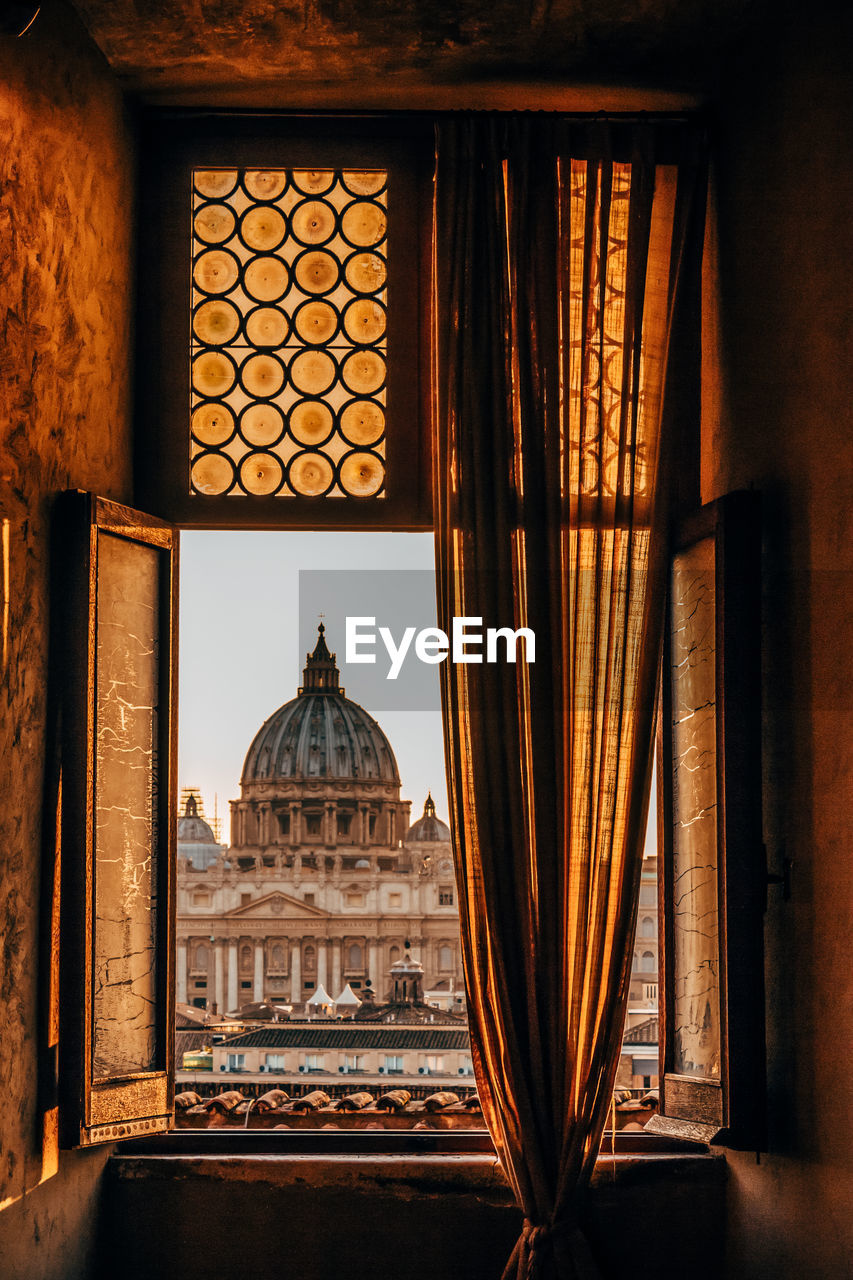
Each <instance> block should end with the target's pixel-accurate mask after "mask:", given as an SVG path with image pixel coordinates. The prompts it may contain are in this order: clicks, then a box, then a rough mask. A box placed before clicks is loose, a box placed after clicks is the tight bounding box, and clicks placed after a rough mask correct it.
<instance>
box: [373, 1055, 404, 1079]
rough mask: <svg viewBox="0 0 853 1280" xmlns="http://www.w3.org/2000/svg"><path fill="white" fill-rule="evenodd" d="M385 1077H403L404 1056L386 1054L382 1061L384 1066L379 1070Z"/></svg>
mask: <svg viewBox="0 0 853 1280" xmlns="http://www.w3.org/2000/svg"><path fill="white" fill-rule="evenodd" d="M379 1070H380V1071H382V1072H383V1073H384V1074H385V1075H402V1072H403V1055H402V1054H396V1053H386V1054H385V1056H384V1057H383V1059H382V1066H381V1067H380V1068H379Z"/></svg>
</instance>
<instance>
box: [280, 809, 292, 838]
mask: <svg viewBox="0 0 853 1280" xmlns="http://www.w3.org/2000/svg"><path fill="white" fill-rule="evenodd" d="M278 832H279V835H282V836H289V835H290V814H289V813H280V814H279V815H278Z"/></svg>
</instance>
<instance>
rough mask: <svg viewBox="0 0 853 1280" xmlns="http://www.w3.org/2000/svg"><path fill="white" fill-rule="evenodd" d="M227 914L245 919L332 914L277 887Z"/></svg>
mask: <svg viewBox="0 0 853 1280" xmlns="http://www.w3.org/2000/svg"><path fill="white" fill-rule="evenodd" d="M225 915H226V916H230V917H232V918H233V917H235V916H239V917H240V918H241V919H243V920H246V919H248V920H256V919H262V920H269V919H271V918H272V919H278V920H294V919H296V920H318V919H320V920H325V919H327V918H328V916H329V915H330V912H328V911H322V910H321V909H320V908H319V907H312V906H310V905H309V903H307V902H303V901H302V899H301V898H293V897H291V895H290V894H289V893H282V892H281V891H280V890H278V889H275V890H273V892H272V893H266V894H264V896H263V897H262V898H255V900H254V902H247V903H246V904H245V906H242V907H233V908H232V910H231V911H226V912H225Z"/></svg>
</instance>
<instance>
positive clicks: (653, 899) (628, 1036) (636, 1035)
mask: <svg viewBox="0 0 853 1280" xmlns="http://www.w3.org/2000/svg"><path fill="white" fill-rule="evenodd" d="M658 1072H659V1067H658V860H657V858H656V857H654V856H653V857H651V858H644V859H643V870H642V873H641V878H640V897H639V905H638V908H637V931H636V933H635V935H634V954H633V960H632V964H631V986H630V991H629V995H628V1012H627V1015H626V1017H625V1032H624V1035H623V1039H622V1057H621V1059H620V1062H619V1071H618V1074H617V1076H616V1084H617V1086H619V1087H623V1088H627V1089H633V1090H635V1091H637V1090H645V1089H650V1088H651V1089H654V1088H657V1085H658Z"/></svg>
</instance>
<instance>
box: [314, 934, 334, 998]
mask: <svg viewBox="0 0 853 1280" xmlns="http://www.w3.org/2000/svg"><path fill="white" fill-rule="evenodd" d="M328 980H329V972H328V967H327V956H326V939H325V938H318V939H317V986H318V987H326V990H327V991H328V990H329V988H328V986H326V983H327V982H328ZM329 994H331V992H330V993H329ZM336 994H337V993H336Z"/></svg>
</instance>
